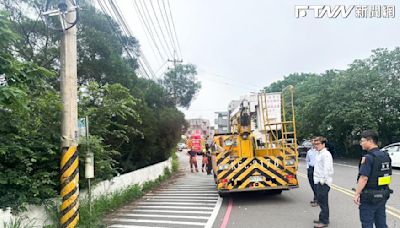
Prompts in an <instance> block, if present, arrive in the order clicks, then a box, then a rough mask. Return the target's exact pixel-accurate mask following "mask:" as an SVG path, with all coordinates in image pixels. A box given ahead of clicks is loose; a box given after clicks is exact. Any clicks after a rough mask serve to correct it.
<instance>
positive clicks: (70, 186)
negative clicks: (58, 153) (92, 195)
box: [60, 146, 79, 228]
mask: <svg viewBox="0 0 400 228" xmlns="http://www.w3.org/2000/svg"><path fill="white" fill-rule="evenodd" d="M60 167H61V197H62V204H61V208H60V209H61V215H60V225H61V227H62V228H66V227H68V228H69V227H77V226H78V221H79V159H78V151H77V146H70V147H64V148H63V150H62V157H61V166H60Z"/></svg>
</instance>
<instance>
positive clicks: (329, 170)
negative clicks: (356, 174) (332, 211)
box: [313, 136, 333, 227]
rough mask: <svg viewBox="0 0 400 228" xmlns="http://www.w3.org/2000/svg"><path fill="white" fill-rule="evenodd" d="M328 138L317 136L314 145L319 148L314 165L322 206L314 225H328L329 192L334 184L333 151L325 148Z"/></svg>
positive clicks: (315, 180) (318, 198) (319, 201)
mask: <svg viewBox="0 0 400 228" xmlns="http://www.w3.org/2000/svg"><path fill="white" fill-rule="evenodd" d="M325 143H326V138H324V137H321V136H319V137H316V138H315V139H314V142H313V144H314V147H315V149H316V150H317V156H316V158H315V165H314V184H315V185H316V186H315V189H316V192H317V200H318V203H319V206H320V207H321V212H320V213H319V218H318V220H314V223H315V225H314V227H328V224H329V205H328V193H329V190H330V186H331V184H332V176H333V159H332V155H331V153H330V152H329V151H328V150H327V149H326V148H325Z"/></svg>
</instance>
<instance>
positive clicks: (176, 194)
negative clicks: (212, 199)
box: [147, 193, 218, 197]
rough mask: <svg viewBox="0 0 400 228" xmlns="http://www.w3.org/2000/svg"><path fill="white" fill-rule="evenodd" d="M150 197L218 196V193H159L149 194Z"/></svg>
mask: <svg viewBox="0 0 400 228" xmlns="http://www.w3.org/2000/svg"><path fill="white" fill-rule="evenodd" d="M147 195H148V196H155V195H159V196H217V197H218V194H217V193H201V194H200V193H199V194H194V193H158V194H153V193H151V194H147Z"/></svg>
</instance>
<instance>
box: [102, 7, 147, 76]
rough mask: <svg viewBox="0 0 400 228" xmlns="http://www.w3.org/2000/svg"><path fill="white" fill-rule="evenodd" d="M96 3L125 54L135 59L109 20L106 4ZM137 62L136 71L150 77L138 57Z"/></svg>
mask: <svg viewBox="0 0 400 228" xmlns="http://www.w3.org/2000/svg"><path fill="white" fill-rule="evenodd" d="M98 3H99V6H100V8H101V10H102V11H103V13H104V14H105V15H106V18H107V21H108V22H109V24H110V27H111V29H112V30H113V31H114V33H115V34H116V36H117V37H118V39H119V40H120V42H121V45H122V47H123V48H124V49H125V51H126V53H127V55H128V56H129V58H130V59H132V60H135V58H133V56H132V54H131V53H130V51H129V49H128V48H127V47H126V45H125V43H124V41H123V40H122V37H121V36H120V35H119V33H118V32H117V30H116V29H115V27H114V25H113V24H112V22H111V20H110V17H112V16H111V15H110V14H111V12H108V11H106V8H105V6H104V5H106V4H104V5H103V2H102V0H98ZM137 62H138V64H139V69H138V71H139V72H140V74H141V75H143V76H145V77H147V78H148V79H150V76H149V74H148V73H147V71H146V69H145V68H144V66H143V64H142V63H141V60H140V58H139V59H138V61H137ZM150 80H151V79H150Z"/></svg>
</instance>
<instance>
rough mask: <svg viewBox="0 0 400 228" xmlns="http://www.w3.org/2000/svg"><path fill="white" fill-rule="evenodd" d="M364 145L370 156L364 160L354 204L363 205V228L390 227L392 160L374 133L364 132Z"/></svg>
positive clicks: (361, 165)
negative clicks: (387, 208)
mask: <svg viewBox="0 0 400 228" xmlns="http://www.w3.org/2000/svg"><path fill="white" fill-rule="evenodd" d="M360 145H361V147H362V149H363V150H366V151H367V154H366V155H365V156H364V157H363V158H362V159H361V162H360V168H359V173H358V177H357V187H356V192H355V194H354V203H355V204H356V205H359V207H358V208H359V211H360V220H361V225H362V227H363V228H372V227H373V224H374V223H375V227H376V228H386V227H388V226H387V225H386V212H385V206H386V202H387V200H388V199H389V196H390V193H391V192H392V191H391V190H390V189H389V184H390V180H391V175H392V161H391V159H390V157H389V154H388V153H387V152H383V151H381V150H380V149H379V148H378V134H377V133H376V132H375V131H373V130H365V131H363V132H362V133H361V140H360Z"/></svg>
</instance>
